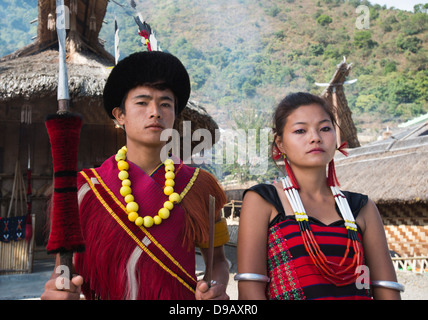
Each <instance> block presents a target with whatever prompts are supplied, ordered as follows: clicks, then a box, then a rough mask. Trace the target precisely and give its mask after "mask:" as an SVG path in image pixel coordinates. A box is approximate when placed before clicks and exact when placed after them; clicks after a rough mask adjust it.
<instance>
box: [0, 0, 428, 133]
mask: <svg viewBox="0 0 428 320" xmlns="http://www.w3.org/2000/svg"><path fill="white" fill-rule="evenodd" d="M135 2H136V3H137V9H138V10H139V12H141V14H142V16H143V17H144V19H145V20H146V21H147V22H148V23H149V24H150V26H151V27H152V29H153V30H154V31H155V34H156V37H157V39H158V41H159V43H160V46H161V48H162V50H164V51H169V52H171V53H173V54H175V55H177V56H178V57H179V58H180V59H182V61H183V62H184V64H185V65H186V66H187V68H188V69H189V73H190V75H191V79H192V89H193V93H192V99H194V100H196V101H198V102H200V103H201V104H202V105H204V106H205V107H206V108H207V109H208V110H209V111H210V112H212V113H213V114H215V118H216V120H219V119H224V121H229V120H233V119H236V117H241V118H242V117H243V116H244V115H251V116H253V115H254V114H255V113H257V112H258V113H261V114H263V115H265V114H270V113H271V110H272V106H273V105H274V104H275V103H277V102H278V101H279V99H280V98H281V97H283V96H284V95H285V94H287V93H289V92H292V91H296V90H307V91H311V92H313V93H318V94H319V93H321V92H322V88H320V87H317V86H315V82H328V81H329V80H330V79H331V76H332V75H333V73H334V72H335V70H336V65H337V64H338V63H340V62H341V61H342V60H343V57H344V56H346V59H347V62H348V63H353V69H352V72H351V76H350V78H351V79H353V78H357V79H358V81H357V83H355V84H352V85H349V86H347V87H346V95H347V98H348V102H349V105H350V107H351V110H352V111H353V113H354V117H355V119H356V122H357V127H358V121H363V120H364V121H366V120H367V116H370V117H372V118H377V119H383V120H384V121H391V120H392V121H404V120H406V119H409V118H411V117H414V116H417V115H419V114H423V113H426V112H428V103H427V100H428V76H427V75H428V71H427V66H428V45H427V42H428V41H427V40H428V32H427V30H428V15H427V9H428V6H427V5H425V6H423V5H420V6H417V7H416V8H415V12H414V13H410V12H405V11H400V10H396V9H387V8H386V7H382V6H379V5H375V6H373V5H370V3H369V2H368V1H359V0H183V1H173V0H163V1H159V0H136V1H135ZM129 3H130V1H125V0H115V1H110V2H109V5H108V12H107V15H106V17H105V22H106V23H105V25H104V27H103V29H102V30H101V34H100V38H102V39H104V40H105V41H106V42H105V46H106V48H107V49H108V50H109V51H110V52H112V53H113V44H114V30H113V28H114V23H113V21H114V17H115V16H116V17H117V20H118V23H119V28H120V33H119V36H120V51H121V58H123V57H124V56H126V55H128V54H129V53H132V52H135V51H138V50H145V49H144V48H143V47H142V45H141V42H140V41H141V37H139V36H138V34H137V26H136V24H135V21H134V20H133V17H132V15H135V14H136V11H134V10H133V9H132V8H131V6H130V5H129ZM361 4H363V5H367V6H368V8H369V18H370V20H369V25H368V29H361V24H358V23H359V22H361V20H359V19H361V16H362V15H363V14H364V13H363V12H356V8H357V7H358V6H359V5H361ZM0 5H1V9H0V10H1V11H0V17H1V19H0V21H1V22H0V23H1V26H0V27H1V29H0V32H1V33H0V35H1V38H0V55H5V54H8V53H10V52H12V51H14V50H16V49H18V48H19V47H22V46H23V45H24V44H28V43H30V42H31V36H34V35H35V33H36V28H35V27H36V24H29V21H31V20H33V19H35V18H37V1H35V0H27V1H25V0H18V1H12V0H7V1H6V0H3V1H0ZM254 110H255V111H254ZM221 124H222V123H221ZM224 124H225V123H224Z"/></svg>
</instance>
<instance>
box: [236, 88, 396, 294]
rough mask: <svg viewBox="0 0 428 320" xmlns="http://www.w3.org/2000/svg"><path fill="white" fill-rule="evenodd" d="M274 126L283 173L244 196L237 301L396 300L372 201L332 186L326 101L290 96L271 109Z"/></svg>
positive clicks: (332, 141)
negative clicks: (369, 284)
mask: <svg viewBox="0 0 428 320" xmlns="http://www.w3.org/2000/svg"><path fill="white" fill-rule="evenodd" d="M273 131H274V145H273V149H272V151H273V155H275V154H279V155H281V156H284V161H285V167H286V171H287V178H285V179H283V181H281V182H279V183H275V184H274V185H267V184H260V185H257V186H254V187H252V188H250V189H248V190H246V192H245V193H244V201H243V205H242V210H241V215H240V223H239V234H238V253H237V254H238V272H239V273H238V274H237V275H236V276H235V279H236V280H239V285H238V288H239V298H240V299H292V300H294V299H339V298H340V299H371V297H372V296H373V297H374V298H375V299H399V298H400V294H399V292H398V290H397V289H402V288H401V285H399V284H398V283H396V281H397V280H396V275H395V271H394V268H393V265H392V262H391V259H390V256H389V251H388V246H387V242H386V237H385V232H384V229H383V224H382V221H381V218H380V215H379V212H378V210H377V208H376V206H375V204H374V203H373V202H372V201H371V200H369V199H368V198H367V196H365V195H362V194H357V193H352V192H343V193H341V192H340V191H339V190H338V189H337V187H335V185H337V180H336V178H335V173H334V162H333V157H334V154H335V151H336V149H337V145H336V132H335V121H334V116H333V114H332V112H331V110H330V108H329V106H328V104H327V103H326V102H325V101H324V100H323V99H321V98H319V97H317V96H314V95H311V94H309V93H295V94H291V95H289V96H287V97H286V98H285V99H284V100H283V101H281V103H280V104H279V105H278V107H277V109H276V111H275V114H274V129H273ZM327 166H328V175H327V174H326V171H327V170H326V167H327ZM333 195H334V196H333ZM348 204H349V207H350V208H348ZM345 220H346V221H345ZM368 276H370V282H371V286H370V290H368ZM364 280H365V281H364ZM374 285H376V286H374Z"/></svg>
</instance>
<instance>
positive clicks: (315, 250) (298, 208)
mask: <svg viewBox="0 0 428 320" xmlns="http://www.w3.org/2000/svg"><path fill="white" fill-rule="evenodd" d="M282 184H283V187H284V192H285V195H286V196H287V199H288V201H289V202H290V205H291V207H292V209H293V211H294V214H295V217H296V221H297V223H298V224H299V228H300V234H301V236H302V239H303V244H304V246H305V249H306V251H307V252H308V254H309V257H310V258H311V260H312V262H313V263H314V264H315V266H316V267H317V268H318V270H319V271H320V273H321V275H322V276H323V277H324V278H325V279H327V280H328V281H329V282H331V283H332V284H334V285H336V286H345V285H349V284H351V283H354V282H355V280H356V278H357V277H358V276H359V274H357V273H356V272H355V270H356V269H357V267H358V266H359V265H361V264H362V258H363V251H362V245H361V242H360V240H359V238H358V234H357V225H356V224H355V219H354V217H353V215H352V212H351V209H350V208H349V204H348V201H347V200H346V198H345V196H344V195H343V194H342V192H341V191H340V190H339V189H338V188H337V187H330V188H331V190H332V192H333V195H334V198H335V201H336V204H337V205H338V207H339V209H340V212H341V214H342V217H343V218H344V220H345V227H346V229H347V231H348V240H347V244H346V250H345V253H344V256H343V258H342V260H341V261H340V263H335V262H332V261H329V260H328V259H327V257H326V256H325V255H324V253H323V252H322V251H321V249H320V247H319V245H318V243H317V241H316V239H315V236H314V234H313V233H312V230H311V227H310V225H309V220H308V216H307V214H306V211H305V208H304V207H303V204H302V201H301V199H300V196H299V193H298V190H297V189H296V188H295V187H294V185H293V183H292V181H291V180H290V179H289V177H286V178H283V179H282ZM351 245H352V248H353V250H354V256H353V259H352V262H351V263H350V264H349V265H347V266H346V265H344V264H345V261H346V258H347V257H348V255H349V249H350V247H351ZM349 270H354V272H353V273H351V274H347V275H345V274H346V273H347V272H348V271H349Z"/></svg>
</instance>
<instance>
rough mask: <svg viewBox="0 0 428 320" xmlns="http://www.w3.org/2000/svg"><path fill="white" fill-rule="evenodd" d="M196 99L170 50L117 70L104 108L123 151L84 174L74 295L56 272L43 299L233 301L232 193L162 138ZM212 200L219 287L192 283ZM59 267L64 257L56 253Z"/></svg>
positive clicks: (130, 60)
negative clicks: (164, 154) (229, 252)
mask: <svg viewBox="0 0 428 320" xmlns="http://www.w3.org/2000/svg"><path fill="white" fill-rule="evenodd" d="M189 96H190V80H189V76H188V74H187V71H186V69H185V68H184V66H183V65H182V63H181V62H180V61H179V60H178V59H177V58H176V57H174V56H173V55H171V54H168V53H164V52H155V51H154V52H140V53H135V54H132V55H130V56H129V57H127V58H125V59H124V60H122V61H121V62H119V63H118V64H117V66H116V67H115V68H114V69H113V70H112V72H111V74H110V76H109V78H108V80H107V83H106V85H105V89H104V107H105V109H106V111H107V113H108V115H109V116H110V117H111V118H114V119H116V121H117V122H118V123H119V124H120V125H121V126H122V127H123V128H124V130H125V132H126V147H123V148H122V149H120V150H119V151H118V153H117V154H116V155H113V156H112V157H110V158H109V159H107V160H106V161H105V162H104V163H103V164H102V165H101V167H99V168H96V169H87V170H86V169H85V170H83V171H82V172H80V173H79V175H78V189H79V190H78V198H79V208H80V219H81V225H82V232H83V235H84V238H85V251H84V252H83V253H77V254H75V257H74V266H75V271H76V273H77V274H78V276H75V277H73V279H72V281H71V285H70V289H69V290H58V289H57V287H56V277H57V276H58V275H57V274H56V273H53V275H52V277H51V279H50V280H49V281H48V282H47V283H46V285H45V292H44V293H43V295H42V297H41V298H42V299H79V296H80V292H83V294H84V295H85V298H86V299H162V300H165V299H195V298H196V299H228V298H229V297H228V296H227V294H226V285H227V282H228V279H229V275H228V263H227V260H226V258H225V255H224V250H223V244H225V243H226V242H227V241H228V232H227V225H226V223H225V220H224V219H221V218H220V215H219V212H220V211H219V210H220V209H221V208H222V207H223V205H224V203H225V202H226V197H225V194H224V192H223V190H222V189H221V187H220V186H219V184H218V182H217V181H216V180H215V178H214V177H213V176H212V175H211V174H209V173H207V172H206V171H203V170H199V169H196V168H191V167H188V166H186V165H184V164H183V163H182V161H180V160H179V159H178V158H174V156H172V159H171V160H167V161H165V163H164V164H163V163H162V161H161V150H162V148H163V147H164V146H165V141H161V139H160V135H161V133H162V131H163V130H164V129H168V128H172V127H173V124H174V120H175V118H176V116H177V115H178V114H179V113H180V112H181V111H182V110H183V108H184V107H185V106H186V104H187V101H188V98H189ZM209 195H213V196H215V198H216V221H217V223H216V230H215V233H216V239H215V249H214V263H213V280H214V281H213V283H211V284H208V283H206V282H205V281H203V280H201V281H199V282H197V280H196V277H195V253H194V247H195V245H196V246H199V247H200V248H201V252H202V255H203V257H204V259H205V261H206V256H207V249H206V247H207V239H208V207H209ZM56 264H57V265H59V257H57V263H56Z"/></svg>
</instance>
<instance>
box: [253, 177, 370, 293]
mask: <svg viewBox="0 0 428 320" xmlns="http://www.w3.org/2000/svg"><path fill="white" fill-rule="evenodd" d="M248 190H251V191H255V192H257V193H258V194H259V195H260V196H261V197H263V198H264V199H265V200H266V201H267V202H269V203H271V204H272V205H273V206H274V207H275V208H276V210H277V211H278V214H277V216H276V217H275V218H274V219H273V220H272V222H271V223H270V224H269V231H268V257H267V270H268V275H269V278H270V282H269V285H268V287H267V292H266V294H267V297H268V298H269V299H272V300H314V299H346V300H354V299H355V300H359V299H371V293H370V291H369V290H366V289H358V288H357V285H356V284H350V285H346V286H335V285H334V284H332V283H330V282H329V281H328V280H326V279H325V278H324V277H323V276H322V275H321V273H320V272H319V270H318V268H317V267H316V266H315V264H314V263H313V262H312V260H311V258H310V257H309V254H308V252H307V251H306V249H305V246H304V244H303V240H302V237H301V235H300V229H299V225H298V224H297V222H296V220H295V218H294V214H291V215H289V214H288V213H287V214H286V213H285V212H284V208H283V206H282V204H281V200H280V198H279V196H278V193H277V191H276V188H275V186H273V185H268V184H259V185H256V186H254V187H252V188H250V189H248ZM248 190H246V191H248ZM343 193H344V195H345V196H346V198H347V200H348V203H349V206H350V208H351V211H352V213H353V215H354V217H355V218H356V217H357V215H358V213H359V211H360V209H361V208H362V207H363V206H364V205H365V204H366V203H367V201H368V198H367V196H366V195H362V194H359V193H352V192H346V191H344V192H343ZM336 212H337V213H338V220H337V221H336V222H334V223H332V224H330V225H325V224H323V223H322V222H320V221H319V220H317V219H315V218H312V217H309V223H310V226H311V230H312V232H313V234H314V236H315V239H316V241H317V243H318V244H319V246H320V248H321V250H322V252H323V253H324V255H325V256H326V257H327V259H328V260H329V261H331V262H336V263H339V262H340V260H341V259H342V258H343V255H344V253H345V250H346V242H347V239H348V236H347V230H346V228H345V226H344V221H343V218H341V215H340V211H339V209H338V207H337V206H336ZM358 236H359V237H360V240H361V230H358ZM353 255H354V251H353V249H352V248H350V250H349V254H348V258H347V259H346V261H345V265H349V264H350V263H351V261H352V257H353ZM351 269H352V268H351ZM349 272H350V273H353V272H354V270H353V269H352V270H349ZM348 274H349V273H348Z"/></svg>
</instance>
